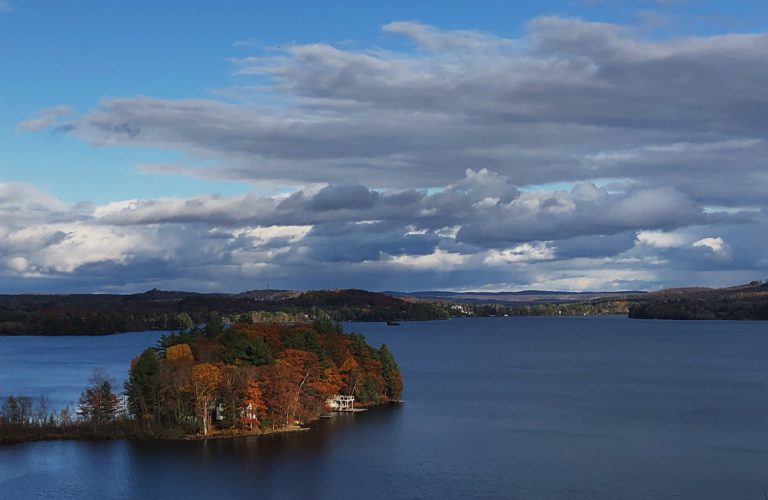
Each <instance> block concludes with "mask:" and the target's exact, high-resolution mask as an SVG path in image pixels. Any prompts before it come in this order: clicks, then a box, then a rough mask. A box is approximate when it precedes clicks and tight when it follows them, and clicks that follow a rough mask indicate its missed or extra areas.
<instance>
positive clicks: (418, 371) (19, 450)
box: [0, 317, 768, 500]
mask: <svg viewBox="0 0 768 500" xmlns="http://www.w3.org/2000/svg"><path fill="white" fill-rule="evenodd" d="M345 327H346V328H347V329H348V330H355V331H360V332H363V333H365V334H366V338H367V339H368V341H369V342H371V343H373V344H376V345H378V344H380V343H381V342H386V343H387V345H389V347H390V348H391V350H392V351H393V353H394V354H395V356H396V358H397V360H398V362H399V364H400V367H401V370H402V371H403V375H404V378H405V382H406V392H405V394H404V396H403V397H404V399H405V400H406V403H405V404H404V405H402V406H392V407H385V408H381V409H378V410H375V411H369V412H366V413H363V414H359V415H354V416H343V417H339V418H336V419H333V420H330V421H326V420H323V421H321V422H318V423H317V424H316V425H315V426H314V427H313V429H312V430H310V431H309V432H305V433H297V434H290V435H280V436H270V437H262V438H247V439H234V440H215V441H208V442H181V443H176V442H174V443H168V442H162V443H157V442H127V441H118V442H95V443H84V442H55V443H32V444H25V445H18V446H11V447H6V448H2V449H0V492H1V493H0V496H3V497H8V498H51V497H56V498H172V497H179V498H227V497H231V498H253V497H266V498H309V497H312V498H461V497H464V498H526V499H527V498H534V499H535V498H541V499H553V498H554V499H557V498H568V499H571V498H577V499H578V498H583V499H593V498H596V499H614V498H695V499H723V498H739V499H741V498H743V499H750V498H754V499H756V500H760V499H763V490H764V489H768V424H767V423H766V422H768V363H766V354H768V328H766V324H765V323H756V322H671V321H642V320H628V319H626V318H618V317H611V318H485V319H472V320H452V321H443V322H425V323H403V324H402V325H401V326H399V327H386V326H385V325H383V324H365V323H362V324H346V325H345ZM138 335H144V336H145V338H140V337H139V336H138ZM152 335H154V334H126V335H123V336H119V337H113V338H114V339H122V340H119V341H118V340H114V342H115V344H109V343H106V344H98V346H99V347H96V346H97V344H94V343H98V342H100V341H103V340H104V339H105V338H92V337H89V338H85V339H73V340H76V341H77V342H83V344H81V349H78V352H81V353H82V354H81V355H78V357H77V360H78V361H77V363H75V366H80V363H83V362H85V363H86V364H87V365H88V366H85V367H83V368H82V369H81V370H80V371H81V373H79V374H76V373H75V372H76V371H77V369H76V368H75V367H74V366H73V365H70V364H68V363H64V364H59V363H56V362H55V360H56V359H58V358H59V357H60V356H57V352H58V353H59V354H61V353H62V352H66V348H67V347H66V346H68V345H69V344H68V343H67V342H66V341H64V344H61V343H60V342H62V339H52V338H29V337H27V338H24V339H9V338H4V339H2V338H0V349H1V350H0V383H1V384H2V388H3V389H5V388H6V384H11V385H12V384H13V383H18V382H14V381H25V382H24V384H26V386H25V388H26V389H25V392H31V391H32V390H34V384H40V383H41V382H40V381H43V382H44V381H45V380H51V381H52V383H51V384H52V385H51V387H53V386H57V385H58V384H57V382H56V381H58V380H61V379H64V378H66V379H67V380H70V379H71V380H76V379H77V380H79V379H80V378H82V379H83V380H85V379H87V377H88V374H89V371H90V367H91V366H93V365H95V364H99V363H101V366H104V365H110V366H116V365H118V364H119V363H118V361H119V362H122V361H123V360H129V359H130V358H131V357H132V356H133V355H135V354H136V353H138V352H139V351H140V350H141V349H142V347H144V345H146V344H148V343H151V342H153V337H152ZM70 339H71V338H70ZM145 340H146V341H147V342H145V343H144V344H142V342H144V341H145ZM20 341H22V342H26V344H24V346H25V348H26V349H28V351H25V352H28V353H33V354H34V355H32V356H28V357H19V356H17V355H13V354H10V352H9V349H15V348H16V346H18V344H14V342H20ZM134 341H135V342H137V344H138V345H136V348H135V349H134V351H135V352H130V353H129V352H127V350H128V346H127V343H133V342H134ZM139 341H141V342H139ZM89 342H91V343H89ZM83 346H85V348H87V347H88V346H91V347H92V348H93V349H94V352H95V353H98V357H99V359H95V360H94V359H86V358H87V355H86V354H85V353H84V351H83ZM112 347H114V349H113V348H112ZM62 349H64V351H62ZM38 351H39V355H38V354H35V353H37V352H38ZM81 356H82V357H81ZM22 359H23V360H24V361H21V360H22ZM14 360H15V362H14ZM8 363H10V365H9V364H8ZM14 363H15V364H14ZM8 366H12V367H13V371H14V373H10V371H9V368H8ZM42 370H45V372H44V373H45V374H46V375H47V376H40V374H41V373H43V372H42ZM121 373H122V374H123V375H122V376H124V372H121ZM33 374H36V375H33ZM61 374H67V375H66V377H65V376H64V375H61ZM113 375H119V374H118V373H117V371H114V372H113ZM66 385H67V386H69V385H70V384H69V382H68V383H67V384H66ZM80 385H82V383H81V384H80ZM47 387H48V386H46V384H45V383H43V385H40V386H39V387H38V388H39V389H41V390H46V388H47ZM11 389H13V390H14V391H15V390H16V389H15V388H13V387H11ZM5 390H6V392H7V389H5ZM79 390H81V388H80V387H79V386H78V388H77V390H76V391H79ZM51 391H52V389H49V390H47V392H49V393H50V392H51Z"/></svg>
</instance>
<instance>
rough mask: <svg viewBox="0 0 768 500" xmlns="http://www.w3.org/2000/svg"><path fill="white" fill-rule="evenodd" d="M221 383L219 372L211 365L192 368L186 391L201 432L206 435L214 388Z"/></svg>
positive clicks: (204, 364)
mask: <svg viewBox="0 0 768 500" xmlns="http://www.w3.org/2000/svg"><path fill="white" fill-rule="evenodd" d="M220 383H221V370H220V369H219V367H218V366H216V365H214V364H211V363H200V364H199V365H195V366H193V367H192V374H191V376H190V378H189V386H188V387H187V391H188V392H190V393H191V394H192V397H193V398H194V401H195V413H197V416H198V418H199V419H200V426H201V431H202V433H203V435H204V436H207V435H208V427H209V421H210V418H209V415H210V412H211V410H212V409H213V403H214V401H215V396H216V388H217V387H218V386H219V384H220Z"/></svg>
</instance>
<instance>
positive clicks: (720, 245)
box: [691, 236, 727, 254]
mask: <svg viewBox="0 0 768 500" xmlns="http://www.w3.org/2000/svg"><path fill="white" fill-rule="evenodd" d="M691 246H692V247H694V248H695V247H699V248H708V249H709V250H711V251H712V252H714V253H716V254H723V253H725V252H726V250H727V244H726V243H725V240H723V239H722V238H720V237H719V236H715V237H714V238H702V239H700V240H697V241H694V242H693V243H691Z"/></svg>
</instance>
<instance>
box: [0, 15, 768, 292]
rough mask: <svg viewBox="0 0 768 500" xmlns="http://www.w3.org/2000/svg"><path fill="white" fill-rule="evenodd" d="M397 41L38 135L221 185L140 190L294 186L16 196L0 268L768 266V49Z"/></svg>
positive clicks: (550, 284) (7, 212) (596, 33)
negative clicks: (145, 155)
mask: <svg viewBox="0 0 768 500" xmlns="http://www.w3.org/2000/svg"><path fill="white" fill-rule="evenodd" d="M382 31H383V33H384V35H385V37H390V38H392V39H398V40H405V41H406V42H407V43H406V44H405V45H403V44H397V45H396V46H397V47H398V48H397V49H389V48H386V47H387V44H386V43H385V44H384V45H385V46H384V47H383V48H382V47H376V48H373V47H372V48H366V49H361V50H355V49H351V48H350V46H339V47H337V46H332V45H328V44H294V45H283V46H282V47H281V48H280V49H279V50H269V51H263V52H258V53H256V54H254V55H252V56H250V57H245V58H240V59H236V60H233V63H234V67H235V73H236V75H237V76H236V78H238V79H241V80H246V82H245V83H246V85H244V86H241V89H240V90H239V91H238V94H235V95H229V98H228V99H227V100H224V99H216V98H195V97H194V96H192V97H189V98H186V99H162V98H157V97H151V96H139V97H131V96H122V97H112V98H105V99H103V100H102V101H101V102H100V103H99V105H98V106H97V107H96V108H95V109H92V110H90V111H87V112H86V113H84V114H81V115H75V116H72V115H70V113H69V109H68V108H65V107H57V108H50V109H48V110H43V111H41V112H40V114H39V115H37V116H35V117H32V118H30V119H29V120H27V121H25V122H22V123H21V124H19V127H20V128H22V129H25V130H38V129H41V128H46V127H48V128H50V127H53V128H55V129H56V130H61V131H65V132H67V133H68V134H69V135H71V136H72V137H74V138H77V139H80V140H85V141H88V142H90V143H92V144H95V145H99V146H139V147H153V148H160V149H166V150H172V151H176V152H179V153H181V154H182V155H183V156H184V157H186V158H190V159H191V160H193V162H194V163H193V164H201V165H205V166H204V167H195V168H190V167H186V166H183V165H157V164H146V165H144V166H143V167H142V170H143V171H144V172H149V173H156V174H164V175H185V176H194V177H198V178H203V179H228V180H243V181H248V182H272V183H282V184H284V185H288V186H291V189H292V190H291V192H289V193H287V194H282V195H277V196H261V195H257V194H255V193H246V194H242V195H238V196H219V195H214V194H208V195H202V196H196V197H191V198H174V197H166V198H157V199H132V200H120V201H114V202H112V203H106V204H102V205H98V206H87V205H81V206H72V205H68V204H64V203H62V202H60V201H58V200H55V199H53V198H52V197H50V196H48V195H45V194H44V193H40V192H39V191H37V190H36V189H35V188H33V187H31V186H22V185H18V186H9V185H0V215H2V216H3V218H2V219H0V232H1V233H2V235H3V236H6V237H5V238H4V239H3V243H0V265H4V266H5V267H4V268H3V269H4V270H3V271H2V272H3V273H5V276H6V277H14V276H21V275H25V276H36V277H37V278H38V279H41V280H43V279H48V278H49V277H55V278H56V279H61V280H66V279H67V277H79V278H78V279H79V280H80V282H87V283H89V286H92V287H98V286H105V285H106V284H107V283H110V281H108V280H112V281H111V282H118V283H123V284H124V286H126V287H128V286H139V285H138V283H141V284H147V283H155V282H157V281H162V282H164V283H173V284H176V285H182V284H190V283H194V284H196V287H197V288H206V287H207V288H213V289H215V288H216V287H217V286H219V287H221V286H223V285H222V284H223V283H227V284H228V285H226V286H228V287H230V288H238V287H241V286H242V287H252V286H253V285H249V284H248V282H249V281H251V280H257V281H258V280H265V279H269V280H270V281H271V282H272V283H277V282H280V283H283V286H285V287H301V288H306V287H312V286H328V287H335V286H364V287H368V288H379V289H382V288H403V289H414V288H421V287H424V286H428V287H430V288H434V287H440V286H443V287H451V288H466V287H475V288H481V287H485V286H490V287H496V288H504V287H516V288H517V287H541V288H555V287H564V288H577V289H578V288H590V289H595V288H608V289H616V288H648V287H651V288H652V287H656V286H660V285H661V284H665V285H671V284H688V283H690V282H699V283H719V284H722V283H723V282H725V283H729V282H736V281H739V280H741V279H742V277H748V275H749V274H756V273H762V272H763V271H764V270H765V269H766V267H767V266H768V262H767V261H766V259H765V257H764V255H763V254H761V253H760V252H759V251H757V250H756V246H755V245H754V244H752V242H754V241H756V240H758V239H760V238H763V239H765V237H764V236H761V235H766V234H768V231H766V220H765V217H766V216H765V208H766V201H765V194H764V193H765V192H766V191H767V190H768V176H767V175H766V174H765V172H766V167H767V165H766V164H765V158H767V157H768V143H766V141H765V139H764V137H765V136H766V133H768V128H766V127H768V122H767V121H766V120H765V119H764V117H765V116H766V115H768V100H766V98H765V90H764V89H765V88H767V87H768V66H766V65H765V64H764V60H765V57H766V55H768V34H765V33H751V34H738V33H726V34H720V35H706V36H688V37H676V38H658V37H656V38H651V37H648V36H647V35H644V34H643V33H644V32H643V30H640V29H637V28H636V27H634V26H629V25H619V24H611V23H596V22H589V21H585V20H583V19H576V18H563V17H540V18H535V19H532V20H531V21H529V22H528V23H527V26H526V29H525V31H524V33H523V35H521V36H520V37H519V38H504V37H500V36H497V35H495V34H493V33H485V32H478V31H473V30H443V29H440V28H438V27H434V26H428V25H425V24H422V23H418V22H414V21H398V22H392V23H389V24H387V25H385V26H383V27H382ZM404 46H407V47H406V48H403V47H404ZM254 50H258V49H256V48H254ZM252 78H253V79H256V80H258V82H259V85H254V86H248V85H247V83H249V81H250V79H252ZM249 92H253V93H256V95H251V96H250V97H252V98H248V97H249V96H247V95H244V94H243V93H245V94H248V93H249ZM238 95H239V96H240V97H238ZM254 103H258V104H254ZM19 193H23V194H19ZM761 241H762V240H761ZM764 243H765V242H764ZM763 248H764V246H763ZM73 279H74V278H73ZM89 280H90V281H89ZM100 280H101V281H100ZM163 280H164V281H163ZM46 283H47V282H46ZM131 283H132V285H131Z"/></svg>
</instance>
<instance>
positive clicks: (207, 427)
mask: <svg viewBox="0 0 768 500" xmlns="http://www.w3.org/2000/svg"><path fill="white" fill-rule="evenodd" d="M402 389H403V382H402V378H401V376H400V372H399V370H398V367H397V363H396V362H395V360H394V357H393V356H392V353H391V352H390V351H389V349H388V348H387V347H386V345H382V346H381V347H380V348H378V349H374V348H373V347H371V346H370V345H368V344H367V343H366V342H365V339H364V338H363V336H362V335H359V334H344V333H342V331H341V328H340V326H339V325H338V324H336V323H333V322H330V321H316V322H314V323H313V324H309V323H297V324H267V323H256V324H253V323H251V324H249V323H237V324H235V325H233V326H232V327H231V328H222V327H221V325H218V324H215V323H212V324H210V325H209V326H208V327H207V328H206V329H205V330H201V329H197V328H193V329H189V330H185V331H182V332H179V333H175V334H172V335H167V336H164V337H162V339H161V340H160V342H159V344H158V346H157V347H156V348H150V349H147V350H145V351H144V352H143V353H142V354H141V355H140V356H138V357H137V358H136V359H134V361H133V363H132V366H131V370H130V375H129V379H128V381H127V383H126V396H127V399H128V408H129V411H130V414H131V415H132V416H133V418H135V419H136V421H137V422H138V423H139V424H140V425H141V427H142V430H143V432H145V433H147V434H151V435H185V434H191V433H199V434H203V435H207V434H209V433H210V432H253V431H264V430H268V429H269V430H278V429H282V428H286V427H290V426H293V425H295V424H296V423H303V422H308V421H312V420H314V419H316V418H318V417H319V416H320V414H321V413H324V412H325V411H327V409H326V406H325V402H326V400H328V399H329V398H330V397H332V396H334V395H336V394H346V395H354V396H355V399H356V402H357V403H359V404H363V405H367V404H378V403H383V402H387V401H393V400H397V399H398V398H399V397H400V394H401V392H402Z"/></svg>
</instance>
